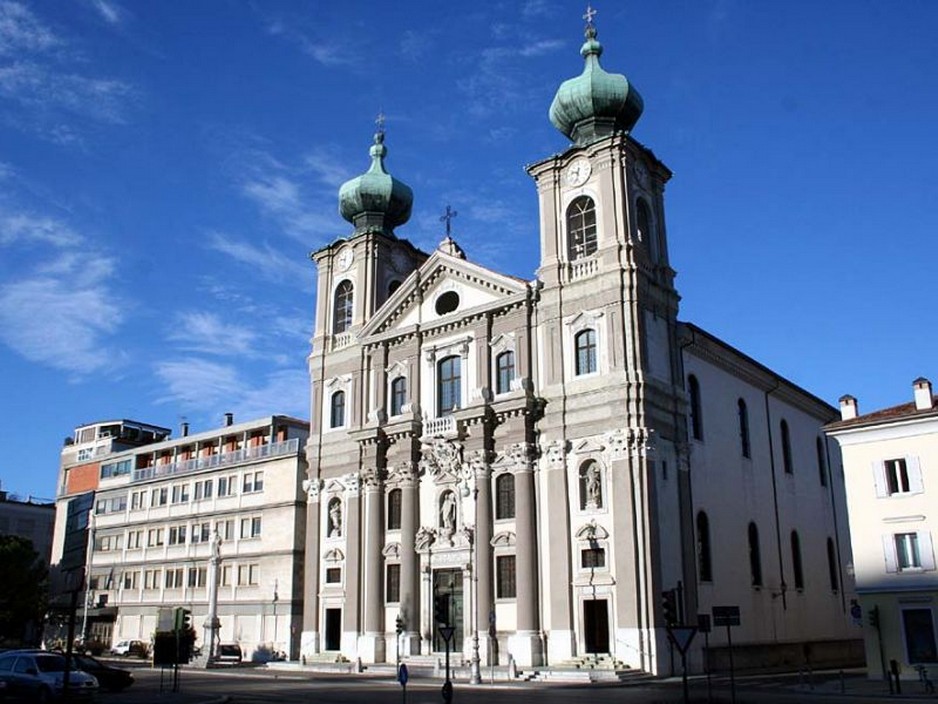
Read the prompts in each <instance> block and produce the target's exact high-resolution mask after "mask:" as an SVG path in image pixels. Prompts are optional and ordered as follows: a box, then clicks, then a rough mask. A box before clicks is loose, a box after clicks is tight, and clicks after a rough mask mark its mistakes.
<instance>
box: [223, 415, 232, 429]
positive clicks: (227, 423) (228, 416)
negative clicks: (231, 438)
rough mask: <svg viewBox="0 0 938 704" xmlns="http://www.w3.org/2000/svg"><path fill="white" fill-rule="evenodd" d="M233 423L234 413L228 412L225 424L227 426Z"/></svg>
mask: <svg viewBox="0 0 938 704" xmlns="http://www.w3.org/2000/svg"><path fill="white" fill-rule="evenodd" d="M233 424H234V413H226V414H225V426H226V427H227V426H229V425H233Z"/></svg>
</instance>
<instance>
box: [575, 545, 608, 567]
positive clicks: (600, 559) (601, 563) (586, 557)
mask: <svg viewBox="0 0 938 704" xmlns="http://www.w3.org/2000/svg"><path fill="white" fill-rule="evenodd" d="M580 565H581V566H582V567H583V569H599V568H600V567H605V566H606V551H605V550H604V549H603V548H587V549H586V550H584V551H583V552H581V553H580Z"/></svg>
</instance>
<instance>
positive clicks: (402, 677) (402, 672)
mask: <svg viewBox="0 0 938 704" xmlns="http://www.w3.org/2000/svg"><path fill="white" fill-rule="evenodd" d="M409 677H410V675H409V674H408V672H407V663H404V662H402V663H401V664H400V665H399V666H398V668H397V681H398V682H400V683H401V704H407V680H408V679H409Z"/></svg>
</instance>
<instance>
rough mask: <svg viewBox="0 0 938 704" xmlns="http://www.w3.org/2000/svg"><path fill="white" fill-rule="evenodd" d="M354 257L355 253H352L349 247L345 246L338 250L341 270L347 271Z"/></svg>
mask: <svg viewBox="0 0 938 704" xmlns="http://www.w3.org/2000/svg"><path fill="white" fill-rule="evenodd" d="M354 258H355V255H354V254H353V253H352V249H351V247H346V248H345V249H343V250H342V251H341V252H339V268H340V269H341V270H342V271H348V268H349V267H350V266H352V259H354Z"/></svg>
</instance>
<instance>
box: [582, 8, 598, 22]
mask: <svg viewBox="0 0 938 704" xmlns="http://www.w3.org/2000/svg"><path fill="white" fill-rule="evenodd" d="M595 16H596V10H594V9H593V8H592V7H591V6H590V5H587V6H586V14H585V15H583V19H584V20H586V26H587V27H592V26H593V18H594V17H595Z"/></svg>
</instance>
